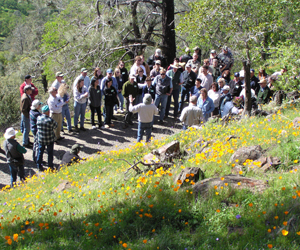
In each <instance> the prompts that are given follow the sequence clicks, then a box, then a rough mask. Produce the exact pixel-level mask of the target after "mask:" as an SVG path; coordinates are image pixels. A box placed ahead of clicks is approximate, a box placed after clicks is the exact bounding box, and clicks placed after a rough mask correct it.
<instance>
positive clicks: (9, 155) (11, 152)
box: [3, 128, 27, 188]
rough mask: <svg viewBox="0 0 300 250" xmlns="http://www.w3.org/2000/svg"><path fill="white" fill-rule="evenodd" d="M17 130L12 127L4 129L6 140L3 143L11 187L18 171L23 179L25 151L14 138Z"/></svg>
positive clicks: (23, 179)
mask: <svg viewBox="0 0 300 250" xmlns="http://www.w3.org/2000/svg"><path fill="white" fill-rule="evenodd" d="M17 132H18V131H16V130H14V129H13V128H8V129H6V131H5V134H4V137H5V139H6V140H5V141H4V143H3V148H4V151H5V155H6V161H7V163H8V166H9V171H10V186H11V188H13V187H14V185H15V184H16V181H17V174H18V173H19V177H20V180H21V181H25V172H24V155H23V154H25V153H26V152H27V151H26V149H25V148H24V147H22V146H21V145H20V144H19V143H18V142H17V141H16V140H15V138H16V133H17Z"/></svg>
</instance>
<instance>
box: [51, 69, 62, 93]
mask: <svg viewBox="0 0 300 250" xmlns="http://www.w3.org/2000/svg"><path fill="white" fill-rule="evenodd" d="M55 77H56V80H55V81H54V82H53V83H52V85H51V87H54V88H56V89H57V90H58V89H59V87H60V85H61V84H62V83H63V82H65V81H64V80H63V79H64V74H63V73H62V72H60V71H59V72H56V74H55Z"/></svg>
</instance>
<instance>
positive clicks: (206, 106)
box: [197, 97, 215, 121]
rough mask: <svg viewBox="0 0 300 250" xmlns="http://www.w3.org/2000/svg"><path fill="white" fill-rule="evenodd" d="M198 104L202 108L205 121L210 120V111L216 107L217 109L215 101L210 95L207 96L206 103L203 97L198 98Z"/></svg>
mask: <svg viewBox="0 0 300 250" xmlns="http://www.w3.org/2000/svg"><path fill="white" fill-rule="evenodd" d="M197 106H198V107H199V108H201V110H202V113H203V116H204V120H205V121H207V120H208V117H209V116H210V113H211V112H213V111H214V109H215V105H214V102H213V100H212V99H211V98H209V97H207V98H206V100H205V102H204V103H203V100H202V99H201V97H200V98H198V101H197Z"/></svg>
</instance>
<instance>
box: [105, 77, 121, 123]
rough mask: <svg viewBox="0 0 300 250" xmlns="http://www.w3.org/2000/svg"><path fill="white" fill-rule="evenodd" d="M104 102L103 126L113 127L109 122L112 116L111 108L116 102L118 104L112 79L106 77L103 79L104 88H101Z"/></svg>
mask: <svg viewBox="0 0 300 250" xmlns="http://www.w3.org/2000/svg"><path fill="white" fill-rule="evenodd" d="M103 95H104V104H105V114H106V115H105V121H104V123H105V125H104V127H105V128H109V127H114V124H113V123H112V122H111V119H112V116H113V114H114V111H113V108H114V106H115V105H116V104H119V101H118V98H117V90H116V89H115V88H114V87H113V86H112V79H111V78H108V79H106V81H105V88H104V90H103Z"/></svg>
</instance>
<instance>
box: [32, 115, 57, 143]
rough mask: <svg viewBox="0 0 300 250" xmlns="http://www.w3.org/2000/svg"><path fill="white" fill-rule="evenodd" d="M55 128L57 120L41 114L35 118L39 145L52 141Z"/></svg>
mask: <svg viewBox="0 0 300 250" xmlns="http://www.w3.org/2000/svg"><path fill="white" fill-rule="evenodd" d="M56 128H57V122H56V121H54V120H53V119H52V118H51V117H49V116H47V115H45V114H42V115H41V116H39V117H38V118H37V129H38V131H37V138H38V143H39V144H41V145H50V144H51V143H53V142H54V138H55V134H54V129H56Z"/></svg>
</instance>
